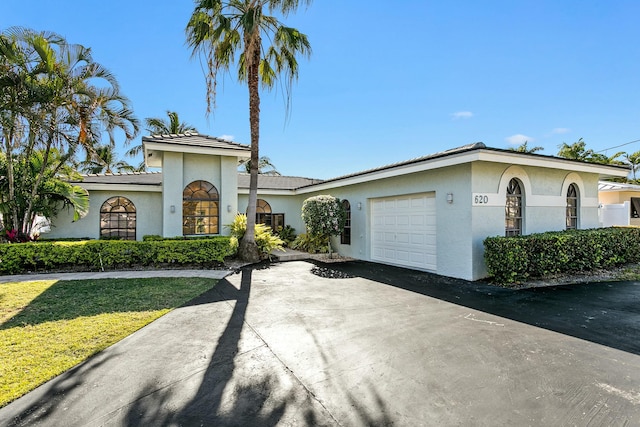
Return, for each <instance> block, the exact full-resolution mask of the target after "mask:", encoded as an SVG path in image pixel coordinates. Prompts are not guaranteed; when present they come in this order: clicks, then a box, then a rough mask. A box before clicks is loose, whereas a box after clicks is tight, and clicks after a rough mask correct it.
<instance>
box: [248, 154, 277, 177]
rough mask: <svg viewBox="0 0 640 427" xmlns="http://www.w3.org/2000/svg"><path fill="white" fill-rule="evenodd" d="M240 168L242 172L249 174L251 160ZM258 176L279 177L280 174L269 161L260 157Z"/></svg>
mask: <svg viewBox="0 0 640 427" xmlns="http://www.w3.org/2000/svg"><path fill="white" fill-rule="evenodd" d="M242 167H243V169H244V172H246V173H251V160H249V161H248V162H245V163H244V164H243V165H242ZM258 174H260V175H272V176H280V172H278V169H276V167H275V166H274V165H273V163H271V159H270V158H268V157H267V156H261V157H260V159H258Z"/></svg>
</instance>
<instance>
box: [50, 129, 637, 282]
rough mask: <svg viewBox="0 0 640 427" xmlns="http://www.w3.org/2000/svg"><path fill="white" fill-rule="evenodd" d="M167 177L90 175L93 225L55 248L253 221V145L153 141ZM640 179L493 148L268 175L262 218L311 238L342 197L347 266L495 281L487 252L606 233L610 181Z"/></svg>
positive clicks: (190, 137) (178, 138)
mask: <svg viewBox="0 0 640 427" xmlns="http://www.w3.org/2000/svg"><path fill="white" fill-rule="evenodd" d="M142 142H143V145H144V153H145V158H146V162H147V165H148V166H149V167H153V168H160V169H161V172H155V173H135V174H115V175H89V176H86V177H84V180H83V182H82V183H80V185H82V186H83V187H85V188H86V189H87V190H88V191H89V194H90V199H91V205H90V212H89V214H88V215H87V216H86V217H85V218H83V219H81V220H80V221H77V222H75V223H73V222H72V221H71V216H70V215H67V214H66V212H63V213H62V215H60V216H59V217H58V218H56V219H55V220H54V221H53V227H52V230H51V232H50V233H49V236H48V237H51V238H57V237H89V238H99V237H100V236H109V235H118V236H122V237H125V238H130V239H138V240H141V239H142V237H143V236H144V235H161V236H164V237H175V236H182V235H198V234H213V235H215V234H222V235H224V234H228V230H227V229H225V227H224V226H223V225H224V224H230V223H231V222H232V221H233V218H234V216H235V214H236V213H237V212H245V211H246V208H247V201H248V194H249V179H248V175H246V174H243V173H238V166H239V165H240V164H241V163H242V162H245V161H247V160H248V159H249V155H250V148H249V146H247V145H242V144H237V143H233V142H228V141H225V140H222V139H218V138H214V137H209V136H204V135H199V134H185V135H167V136H150V137H143V138H142ZM627 173H628V169H627V168H625V167H619V166H609V165H599V164H593V163H584V162H579V161H573V160H568V159H562V158H557V157H552V156H544V155H539V154H524V153H518V152H514V151H509V150H503V149H495V148H489V147H486V146H485V145H484V144H482V143H476V144H471V145H468V146H464V147H460V148H456V149H452V150H448V151H444V152H440V153H436V154H432V155H427V156H424V157H420V158H416V159H411V160H407V161H405V162H399V163H395V164H390V165H386V166H382V167H379V168H375V169H370V170H365V171H361V172H356V173H353V174H350V175H345V176H341V177H337V178H333V179H328V180H316V179H311V178H299V177H288V176H266V175H261V176H260V177H259V180H258V187H259V189H258V199H259V200H258V206H257V210H258V213H257V216H258V220H259V221H260V222H266V223H269V224H272V225H273V226H283V225H291V226H292V227H294V228H295V229H296V231H297V232H298V233H300V232H304V229H305V228H304V224H303V223H302V219H301V206H302V202H303V201H304V200H305V199H306V198H308V197H311V196H315V195H319V194H331V195H333V196H336V197H338V198H340V199H342V200H345V201H346V202H345V205H346V206H347V207H348V208H349V227H348V228H347V229H346V231H345V233H344V235H343V236H341V237H337V238H335V240H334V241H333V246H334V247H335V248H336V250H337V251H338V252H339V253H340V254H342V255H345V256H350V257H353V258H356V259H361V260H367V261H373V262H380V263H388V264H393V265H398V266H404V267H408V268H412V269H419V270H426V271H431V272H434V273H437V274H440V275H445V276H450V277H456V278H462V279H467V280H477V279H481V278H483V277H486V274H487V271H486V267H485V264H484V258H483V252H484V248H483V240H484V239H485V238H486V237H488V236H496V235H505V234H506V235H518V234H530V233H536V232H544V231H552V230H564V229H566V228H594V227H598V226H599V218H598V205H599V202H598V181H599V180H602V179H606V178H607V177H623V176H626V175H627Z"/></svg>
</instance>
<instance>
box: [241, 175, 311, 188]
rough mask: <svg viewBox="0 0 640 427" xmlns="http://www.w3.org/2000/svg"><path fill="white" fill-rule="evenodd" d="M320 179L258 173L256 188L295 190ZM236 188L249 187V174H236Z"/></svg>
mask: <svg viewBox="0 0 640 427" xmlns="http://www.w3.org/2000/svg"><path fill="white" fill-rule="evenodd" d="M321 182H322V180H320V179H313V178H302V177H299V176H280V175H264V174H260V175H258V188H260V189H262V190H267V189H269V190H295V189H296V188H300V187H305V186H307V185H313V184H319V183H321ZM238 188H244V189H248V188H249V174H248V173H239V174H238Z"/></svg>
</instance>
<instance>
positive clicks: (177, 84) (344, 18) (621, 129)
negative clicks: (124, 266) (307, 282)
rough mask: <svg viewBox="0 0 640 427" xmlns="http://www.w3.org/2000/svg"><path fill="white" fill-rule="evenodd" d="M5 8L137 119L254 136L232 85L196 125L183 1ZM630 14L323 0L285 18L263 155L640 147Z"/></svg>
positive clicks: (245, 139) (619, 8) (265, 117)
mask: <svg viewBox="0 0 640 427" xmlns="http://www.w3.org/2000/svg"><path fill="white" fill-rule="evenodd" d="M2 3H3V4H2V14H0V29H6V28H8V27H10V26H23V27H28V28H32V29H35V30H50V31H55V32H57V33H59V34H61V35H63V36H65V37H66V38H67V40H68V41H69V42H71V43H79V44H82V45H85V46H87V47H91V48H92V50H93V55H94V59H95V60H96V61H98V62H100V63H102V64H103V65H105V66H106V67H107V68H108V69H110V70H111V71H112V72H113V73H114V74H115V75H116V76H117V78H118V81H119V82H120V84H121V86H122V90H123V92H124V93H125V94H126V95H127V96H128V97H129V98H130V100H131V102H132V105H133V109H134V111H135V114H136V116H137V117H138V118H139V119H140V120H141V121H142V120H143V119H144V118H145V117H162V116H164V115H165V111H166V110H173V111H177V112H178V113H179V115H180V118H181V119H182V120H183V121H186V122H188V123H190V124H192V125H194V126H196V127H197V128H198V130H199V131H200V133H203V134H208V135H213V136H232V137H233V139H234V140H235V141H237V142H240V143H246V144H249V143H250V139H249V123H248V97H247V90H246V88H245V87H244V86H243V85H241V84H239V83H237V81H236V80H235V79H234V78H233V76H226V77H225V78H224V81H223V82H222V84H221V86H220V91H219V94H218V98H217V108H216V110H215V112H214V114H213V115H211V116H210V117H209V118H207V117H206V116H205V111H206V104H205V83H204V77H203V74H202V68H201V64H200V62H199V61H198V60H194V59H191V52H190V51H189V50H188V48H187V46H186V45H185V37H184V27H185V25H186V22H187V20H188V18H189V16H190V14H191V12H192V11H193V3H192V2H191V1H189V0H181V1H178V0H172V1H162V0H156V1H148V0H129V1H123V0H110V1H103V2H93V1H87V0H82V1H80V0H58V1H55V2H53V1H50V0H29V1H25V0H20V1H17V0H3V2H2ZM638 16H640V2H638V1H637V0H630V1H622V0H610V1H594V0H580V1H578V0H575V1H574V0H563V1H557V0H553V1H551V0H532V1H528V0H526V1H525V0H522V1H520V0H484V1H477V0H457V1H456V0H451V1H449V0H447V1H440V0H439V1H428V0H415V1H414V0H399V1H398V2H393V3H388V2H372V1H370V0H366V1H365V0H351V1H344V0H324V1H323V0H316V1H315V2H314V3H313V4H312V5H311V6H310V7H309V8H308V9H306V10H305V9H304V8H302V9H301V10H300V11H299V12H298V13H297V14H296V15H294V16H290V17H289V18H288V19H287V20H286V23H287V24H288V25H290V26H293V27H296V28H298V29H299V30H300V31H302V32H303V33H306V34H307V35H308V36H309V39H310V42H311V44H312V48H313V54H312V56H311V58H310V59H309V60H305V59H302V60H301V61H300V77H299V80H298V82H297V83H296V84H295V85H294V88H293V98H292V110H291V114H290V117H289V119H288V121H286V120H285V119H286V116H285V106H284V101H283V92H282V90H275V91H273V92H272V93H264V94H263V96H262V116H261V120H262V124H261V140H260V150H261V155H266V156H269V157H270V158H271V160H272V162H273V163H274V164H275V165H276V167H277V168H278V170H279V171H280V172H281V173H283V174H286V175H294V176H308V177H314V178H330V177H334V176H338V175H342V174H346V173H351V172H355V171H359V170H363V169H367V168H371V167H376V166H381V165H384V164H388V163H393V162H396V161H401V160H407V159H410V158H414V157H418V156H422V155H425V154H430V153H434V152H437V151H441V150H445V149H449V148H453V147H457V146H461V145H465V144H469V143H472V142H477V141H482V142H484V143H485V144H487V145H488V146H491V147H497V148H507V147H510V146H516V145H519V144H520V143H522V142H524V140H528V141H529V144H530V145H539V146H542V147H544V151H542V152H541V153H542V154H547V155H555V154H556V153H557V151H558V145H559V144H561V143H563V142H567V143H572V142H575V141H577V140H578V139H579V138H584V140H585V141H586V143H587V147H588V148H592V149H594V150H596V151H598V150H604V149H607V148H609V147H614V146H617V145H621V144H625V143H627V142H630V141H633V140H637V139H640V129H639V128H638V123H639V122H640V121H639V119H640V96H639V95H640V93H639V92H640V91H639V88H640V85H639V83H640V67H638V65H640V62H639V58H640V55H639V53H640V43H638V40H640V25H638V22H637V19H638ZM619 150H623V151H627V152H634V151H638V150H640V142H636V143H633V144H629V145H625V146H624V147H621V148H620V149H619ZM121 151H124V150H121ZM615 151H618V149H616V150H609V151H608V154H613V152H615ZM128 161H130V162H131V163H132V164H134V163H136V162H135V161H134V160H133V159H128Z"/></svg>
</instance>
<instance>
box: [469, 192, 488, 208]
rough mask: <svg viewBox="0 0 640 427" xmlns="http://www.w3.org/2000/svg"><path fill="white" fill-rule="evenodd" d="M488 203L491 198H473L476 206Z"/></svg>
mask: <svg viewBox="0 0 640 427" xmlns="http://www.w3.org/2000/svg"><path fill="white" fill-rule="evenodd" d="M487 203H489V196H487V195H485V194H476V195H475V196H473V204H474V205H486V204H487Z"/></svg>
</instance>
